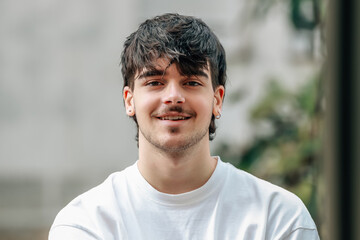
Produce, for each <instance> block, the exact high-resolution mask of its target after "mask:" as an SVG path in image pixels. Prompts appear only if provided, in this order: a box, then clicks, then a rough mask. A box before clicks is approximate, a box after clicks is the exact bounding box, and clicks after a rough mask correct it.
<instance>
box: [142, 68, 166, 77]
mask: <svg viewBox="0 0 360 240" xmlns="http://www.w3.org/2000/svg"><path fill="white" fill-rule="evenodd" d="M163 75H164V70H159V69H153V70H147V71H145V72H143V73H142V74H140V75H139V76H138V77H137V79H142V78H146V77H154V76H163Z"/></svg>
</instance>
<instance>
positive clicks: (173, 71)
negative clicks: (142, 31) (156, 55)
mask: <svg viewBox="0 0 360 240" xmlns="http://www.w3.org/2000/svg"><path fill="white" fill-rule="evenodd" d="M157 64H158V67H157V68H156V70H155V71H153V70H147V69H143V71H141V72H140V73H138V74H137V76H136V78H135V81H134V88H133V90H131V89H130V88H129V87H125V88H124V100H125V106H126V109H127V114H128V115H129V116H134V115H136V119H137V122H138V126H139V147H141V145H142V144H144V143H146V142H147V143H150V144H151V145H152V146H154V147H156V148H158V149H161V150H163V151H166V152H179V151H183V150H186V149H188V148H190V147H192V146H194V145H196V144H198V143H200V142H204V143H207V142H208V139H209V125H210V120H211V116H212V114H214V115H219V113H220V110H221V106H222V99H223V96H224V87H223V86H219V87H217V88H216V89H215V91H214V89H213V87H212V84H211V77H210V71H209V69H202V70H201V71H199V73H198V74H197V75H195V76H190V77H188V76H183V75H181V74H180V73H179V71H178V69H177V66H176V64H171V65H170V66H169V61H168V60H167V59H158V60H157ZM143 141H145V142H143Z"/></svg>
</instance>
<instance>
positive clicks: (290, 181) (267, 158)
mask: <svg viewBox="0 0 360 240" xmlns="http://www.w3.org/2000/svg"><path fill="white" fill-rule="evenodd" d="M318 84H319V79H318V78H315V79H312V80H310V81H308V82H307V84H306V85H305V86H303V87H301V88H299V89H298V90H297V91H296V92H295V93H292V92H289V91H286V90H285V89H284V88H283V87H281V85H280V84H279V83H278V82H276V81H270V82H269V85H268V86H267V87H266V95H265V96H264V97H263V99H261V101H260V102H259V103H258V104H257V105H256V106H255V107H254V109H253V110H252V112H251V120H252V124H253V125H254V129H256V130H257V132H256V137H255V139H254V140H253V142H252V143H251V144H249V145H248V146H247V147H246V148H245V149H242V151H240V150H239V151H232V152H231V151H229V149H236V147H234V146H231V144H226V143H223V144H222V145H221V147H220V148H219V149H218V153H219V154H220V155H222V156H223V157H222V158H223V159H224V160H225V161H228V162H231V163H233V164H234V165H235V166H236V167H238V168H240V169H243V170H245V171H248V172H251V173H252V174H254V175H256V176H258V177H260V178H262V179H265V180H268V181H270V182H272V183H274V184H277V185H280V186H282V187H284V188H286V189H288V190H290V191H291V192H293V193H295V194H296V195H298V196H299V197H300V198H301V199H302V200H303V202H304V203H305V205H306V206H307V207H308V209H309V211H310V212H311V214H312V215H313V217H314V218H315V217H316V201H317V199H316V196H317V194H316V186H317V184H316V183H317V162H318V157H319V156H318V155H319V152H320V150H321V149H320V147H321V138H320V135H321V108H320V101H321V94H319V91H318V89H319V86H318ZM264 126H265V127H264ZM223 153H226V154H223Z"/></svg>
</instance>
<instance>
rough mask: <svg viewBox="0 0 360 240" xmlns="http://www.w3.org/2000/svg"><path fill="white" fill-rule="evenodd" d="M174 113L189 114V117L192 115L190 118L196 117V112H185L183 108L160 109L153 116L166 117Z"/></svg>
mask: <svg viewBox="0 0 360 240" xmlns="http://www.w3.org/2000/svg"><path fill="white" fill-rule="evenodd" d="M174 112H176V113H182V114H187V115H190V116H195V115H196V113H195V112H194V111H191V110H185V109H184V108H183V107H182V106H166V107H164V108H163V109H160V110H159V111H157V112H156V113H154V114H153V115H166V114H168V113H174Z"/></svg>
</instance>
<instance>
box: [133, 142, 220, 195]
mask: <svg viewBox="0 0 360 240" xmlns="http://www.w3.org/2000/svg"><path fill="white" fill-rule="evenodd" d="M202 141H203V142H202ZM202 141H201V142H199V144H197V145H196V146H192V147H191V148H189V149H186V150H184V151H181V152H164V151H162V150H160V149H157V148H156V147H154V146H153V145H151V144H150V143H148V142H147V141H146V140H144V139H141V138H140V139H139V161H138V167H139V170H140V173H141V174H142V175H143V177H144V178H145V179H146V181H147V182H148V183H149V184H150V185H152V186H153V187H154V188H155V189H157V190H158V191H160V192H163V193H169V194H180V193H185V192H189V191H192V190H195V189H197V188H199V187H201V186H202V185H204V184H205V183H206V182H207V180H208V179H209V178H210V176H211V175H212V173H213V171H214V170H215V167H216V163H217V159H215V158H213V157H211V156H210V148H209V140H208V139H206V138H204V139H203V140H202Z"/></svg>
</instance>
